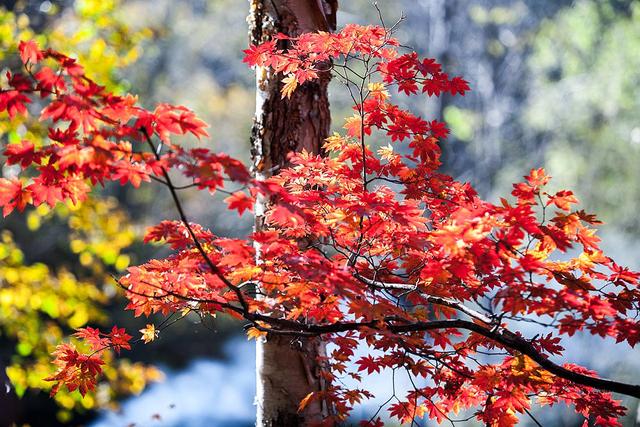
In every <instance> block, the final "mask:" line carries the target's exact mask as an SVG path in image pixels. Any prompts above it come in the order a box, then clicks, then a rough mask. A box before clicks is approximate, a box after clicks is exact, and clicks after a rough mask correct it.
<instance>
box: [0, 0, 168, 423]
mask: <svg viewBox="0 0 640 427" xmlns="http://www.w3.org/2000/svg"><path fill="white" fill-rule="evenodd" d="M121 3H122V2H121V0H76V1H75V3H74V4H73V7H69V8H66V9H64V10H63V11H61V10H60V9H59V8H58V7H57V6H56V5H55V2H53V4H52V5H51V7H50V9H49V10H48V11H47V12H46V13H48V14H49V15H51V17H50V18H51V19H50V22H51V24H50V27H48V28H47V29H45V31H44V33H42V34H35V33H34V31H33V30H32V28H31V27H30V22H29V17H28V16H27V15H26V14H24V13H20V12H19V11H18V12H14V11H7V10H5V9H4V8H3V7H0V68H2V66H3V64H2V62H3V61H5V60H10V58H12V57H15V56H16V53H17V44H18V42H19V41H20V40H25V39H35V40H36V41H37V42H38V43H39V44H40V46H43V47H51V48H53V49H56V50H60V51H63V52H73V53H74V54H75V55H77V57H78V59H79V60H80V62H81V63H82V64H83V65H84V67H85V69H86V70H87V72H88V75H89V76H91V77H92V78H94V79H95V80H96V81H99V82H101V84H104V85H106V86H107V88H108V89H109V90H111V91H113V92H115V93H123V92H124V91H125V90H126V89H128V88H127V87H126V85H124V84H123V83H121V82H120V81H119V79H118V72H119V70H120V69H122V68H123V67H126V66H128V65H130V64H132V63H133V62H134V61H136V60H137V58H138V57H139V55H140V53H141V43H142V42H143V41H144V40H145V39H148V38H149V37H151V35H152V31H151V30H150V29H148V28H134V27H133V23H128V22H126V21H125V19H124V18H125V17H124V16H121V13H122V11H121V9H122V4H121ZM0 138H2V139H4V138H6V139H7V140H8V141H9V142H10V143H11V142H19V141H21V140H23V139H27V140H29V141H31V142H33V143H34V144H35V145H36V146H39V145H42V144H44V143H45V142H46V138H47V132H46V128H44V127H43V124H42V123H39V122H38V120H37V117H27V118H24V117H19V118H14V119H13V120H11V121H9V120H8V118H7V117H6V115H3V116H0ZM53 220H56V221H63V222H65V223H66V224H67V225H68V228H69V230H70V231H69V248H70V250H71V252H72V253H74V254H77V256H78V260H79V262H80V264H82V265H83V266H84V267H85V269H86V278H84V279H82V280H81V279H79V278H78V277H76V276H75V275H74V274H72V273H71V272H69V271H68V270H65V268H64V267H56V269H55V271H54V270H53V269H51V268H50V267H48V266H47V265H45V264H42V263H35V264H31V265H25V263H24V259H25V257H24V254H23V253H22V251H21V250H20V249H19V248H18V246H17V245H16V243H15V242H14V241H13V238H12V236H11V234H10V233H9V232H7V231H3V232H1V233H0V335H2V336H3V338H4V339H7V340H9V341H12V342H14V343H15V350H14V354H13V356H12V358H11V364H10V365H9V366H8V367H7V368H6V373H7V376H8V377H9V379H10V381H11V384H12V386H13V389H14V390H15V392H16V394H17V395H18V396H22V395H23V394H24V393H25V391H26V390H27V389H35V390H43V391H48V390H50V388H51V383H49V382H46V381H44V380H43V378H46V377H48V376H50V375H51V374H52V373H53V372H54V370H55V369H54V367H53V366H52V364H51V359H50V358H51V356H50V354H51V352H52V351H53V350H54V348H55V346H56V344H59V343H60V342H61V341H62V340H63V339H68V338H65V336H66V335H67V334H69V333H70V332H72V331H73V329H75V328H78V327H83V326H86V325H87V324H96V323H97V324H100V323H104V322H105V321H106V320H107V319H106V316H105V314H104V312H103V310H102V307H103V306H104V305H105V304H106V303H108V301H109V300H110V298H112V297H113V296H114V295H115V292H114V288H113V284H112V283H111V282H112V280H111V278H110V276H109V272H110V271H123V270H124V269H126V268H127V267H128V265H129V261H130V259H129V255H127V254H125V253H123V251H124V250H125V249H126V248H127V247H128V246H129V245H131V244H132V243H133V242H134V240H135V237H136V235H135V232H134V229H133V227H132V225H131V224H130V221H129V218H128V217H127V215H126V214H125V213H124V212H123V211H122V210H120V209H118V204H117V201H116V200H115V199H101V200H96V199H92V198H90V199H89V200H87V201H86V202H85V203H83V204H82V205H77V206H73V205H67V206H65V205H62V206H59V207H57V208H55V209H50V208H49V207H47V206H46V205H41V206H39V207H38V208H36V209H34V210H31V211H29V212H28V213H27V215H26V225H27V228H28V229H29V230H30V231H32V232H37V231H38V230H40V229H41V228H43V227H46V225H47V223H48V222H50V221H53ZM83 275H85V273H83ZM160 378H161V373H160V372H159V371H158V370H157V369H156V368H153V367H148V366H145V365H142V364H140V363H132V362H130V361H127V360H123V359H118V360H113V361H112V363H110V364H109V365H108V366H105V379H104V382H103V383H102V384H100V385H99V387H98V389H97V391H96V393H92V394H88V395H87V397H85V398H84V399H82V398H81V397H80V395H79V394H78V393H77V392H74V393H68V392H66V391H62V390H61V391H60V392H59V393H58V394H57V395H56V396H55V400H56V402H57V403H58V405H59V406H60V411H59V412H58V418H59V419H60V420H61V421H65V422H66V421H69V420H70V419H71V417H72V413H73V411H76V410H86V409H90V408H93V407H97V406H105V405H108V404H110V402H111V401H112V399H113V397H114V396H116V395H122V394H130V393H139V392H140V391H142V389H143V388H144V387H145V385H146V384H147V383H148V382H149V381H155V380H158V379H160Z"/></svg>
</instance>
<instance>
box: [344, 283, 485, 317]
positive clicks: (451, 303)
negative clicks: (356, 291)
mask: <svg viewBox="0 0 640 427" xmlns="http://www.w3.org/2000/svg"><path fill="white" fill-rule="evenodd" d="M353 276H354V277H355V278H356V279H358V280H360V281H361V282H364V283H366V284H367V285H369V286H371V287H374V288H377V289H385V290H394V289H395V290H404V291H416V292H419V293H420V294H421V295H422V296H423V297H424V298H425V299H426V300H427V301H428V302H430V303H431V304H437V305H442V306H445V307H449V308H453V309H456V310H459V311H461V312H463V313H465V314H466V315H468V316H470V317H472V318H474V319H477V320H479V321H481V322H483V323H486V324H488V325H495V319H492V318H490V317H488V316H486V315H484V314H482V313H480V312H479V311H476V310H474V309H472V308H470V307H467V306H466V305H464V304H462V303H460V302H459V301H456V300H454V299H451V298H445V297H438V296H435V295H427V294H424V293H423V292H420V291H419V290H418V287H417V285H408V284H405V283H387V282H380V281H376V280H372V279H368V278H366V277H364V276H362V275H361V274H359V273H354V274H353Z"/></svg>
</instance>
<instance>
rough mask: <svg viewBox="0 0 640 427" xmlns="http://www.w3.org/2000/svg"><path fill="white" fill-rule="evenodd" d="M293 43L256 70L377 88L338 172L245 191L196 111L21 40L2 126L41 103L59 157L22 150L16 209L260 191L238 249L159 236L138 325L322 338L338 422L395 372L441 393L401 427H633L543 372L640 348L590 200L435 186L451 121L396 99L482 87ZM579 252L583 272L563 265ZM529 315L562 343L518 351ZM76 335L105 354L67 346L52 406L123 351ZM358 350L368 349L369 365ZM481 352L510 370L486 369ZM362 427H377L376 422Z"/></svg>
mask: <svg viewBox="0 0 640 427" xmlns="http://www.w3.org/2000/svg"><path fill="white" fill-rule="evenodd" d="M278 39H280V40H283V39H286V40H287V43H286V44H287V46H288V47H287V48H286V49H281V48H280V47H279V46H280V43H277V42H276V41H272V42H267V43H264V44H262V45H260V46H251V47H250V48H249V49H248V50H246V51H245V53H246V56H245V61H246V62H247V63H248V64H249V65H251V66H260V67H271V68H272V69H273V70H275V72H278V73H283V74H285V75H286V79H287V80H286V82H285V83H286V84H285V85H284V87H283V88H282V90H283V95H286V96H288V95H290V93H291V92H292V91H294V90H295V88H296V87H297V86H299V85H302V84H304V83H305V82H307V81H309V80H313V79H315V78H317V77H318V74H319V73H321V72H323V71H324V70H326V69H327V68H332V69H333V71H334V72H336V73H343V72H346V68H341V66H340V65H339V64H341V63H343V62H344V61H349V60H353V59H354V58H356V59H360V60H363V61H362V62H363V63H366V64H369V65H368V66H369V69H368V70H366V76H365V77H366V78H367V79H368V80H367V82H368V83H369V84H368V86H367V85H366V84H363V85H362V86H361V87H363V89H362V92H361V94H360V95H361V98H360V100H359V102H356V105H354V116H353V117H351V118H349V119H347V121H346V124H345V129H346V131H347V132H346V135H344V136H342V135H338V134H336V135H334V136H332V137H330V138H328V139H327V142H326V144H325V146H324V148H325V150H326V152H327V153H328V155H327V156H326V157H321V156H315V155H311V154H309V153H306V152H302V153H296V154H293V155H292V156H291V157H290V167H288V168H286V169H284V170H282V171H281V172H280V173H279V174H278V175H277V176H275V177H273V178H270V179H268V180H266V181H254V180H252V179H251V177H250V174H249V172H248V171H247V169H246V168H245V167H244V166H242V164H241V163H240V162H238V161H237V160H235V159H231V158H229V157H228V156H226V155H223V154H215V153H212V152H210V151H209V150H207V149H206V148H197V149H192V150H187V149H185V148H183V147H182V146H180V144H179V143H178V142H177V141H176V137H178V136H182V135H185V134H191V135H193V136H195V137H198V138H200V137H206V136H207V132H206V130H205V128H206V125H205V124H204V123H203V122H202V121H200V120H199V119H197V118H196V116H195V115H194V113H192V112H191V111H189V110H187V109H186V108H184V107H176V106H171V105H167V104H161V105H159V106H158V107H157V108H156V109H155V110H153V111H147V110H145V109H143V108H141V107H139V106H138V105H137V104H136V102H135V98H134V97H132V96H115V95H113V94H110V93H108V92H106V91H105V90H104V88H103V87H101V86H99V85H97V84H96V83H94V82H93V81H91V80H90V79H89V78H88V77H86V76H85V75H84V72H83V70H82V67H81V66H79V65H78V64H77V63H76V62H75V60H73V59H71V58H69V57H67V56H65V55H63V54H61V53H58V52H54V51H51V50H40V49H38V48H37V46H35V44H34V43H33V42H26V43H23V44H21V49H20V53H21V57H22V60H23V62H24V65H25V68H26V70H27V71H28V73H27V74H23V73H14V74H10V75H9V77H10V78H9V85H10V87H9V88H7V89H2V90H1V91H0V112H3V111H6V112H7V113H8V114H9V116H10V117H13V116H15V115H16V114H26V113H27V108H26V107H27V104H29V103H31V102H32V101H35V98H36V97H41V98H43V99H44V100H45V102H46V104H45V106H44V108H42V110H41V112H40V119H41V120H43V121H47V122H48V123H49V126H50V132H49V139H50V142H49V144H47V145H44V146H41V147H35V146H34V144H33V143H31V142H29V141H23V142H21V143H20V144H15V145H9V146H8V147H7V149H6V151H5V154H6V156H7V158H8V163H10V164H15V165H19V167H20V168H21V169H22V170H24V171H27V170H28V171H29V172H28V173H24V174H23V175H22V176H21V177H20V178H15V179H4V178H3V179H0V205H1V206H2V207H3V213H4V214H5V215H6V214H8V213H9V212H11V211H12V210H13V209H18V210H23V209H25V207H26V206H27V205H28V204H33V205H39V204H41V203H45V202H46V203H48V204H50V205H54V204H55V203H57V202H60V201H66V200H71V201H73V202H75V201H77V200H82V199H83V198H84V197H86V194H87V192H88V191H90V189H91V187H92V186H95V185H97V184H103V183H105V182H107V181H117V182H120V183H121V184H126V183H131V184H132V185H133V186H135V187H137V186H139V185H141V184H142V183H143V182H147V181H150V180H155V181H159V182H161V183H163V184H164V185H166V186H168V187H169V189H170V190H171V193H172V195H173V196H174V197H175V200H176V203H179V202H178V197H177V190H178V188H177V187H176V186H175V185H173V183H172V181H171V179H170V176H169V170H172V169H174V170H176V171H178V172H180V173H182V174H183V175H184V176H185V177H187V178H190V179H191V180H192V183H193V186H196V187H197V188H199V189H203V190H208V191H209V192H211V193H213V192H215V191H216V190H218V189H220V188H221V187H224V185H225V177H226V178H227V179H228V180H230V181H234V182H236V183H239V184H241V185H242V186H243V187H244V188H245V190H246V191H248V192H244V191H245V190H242V191H235V192H232V194H231V196H229V197H228V198H227V199H226V202H227V204H228V207H229V209H234V210H237V211H238V212H239V213H240V214H242V213H243V212H244V211H245V210H250V209H251V208H252V203H253V199H254V197H256V196H261V197H265V198H269V199H271V200H272V201H273V202H274V203H273V206H272V207H271V208H270V210H269V212H267V216H266V218H267V224H266V228H265V230H263V231H261V232H259V233H254V234H253V235H251V236H249V238H247V239H245V240H236V239H224V238H219V237H217V236H215V235H213V234H212V233H211V232H209V231H208V230H206V229H204V228H203V227H200V226H198V225H196V224H191V223H189V222H188V221H187V218H186V217H185V215H184V212H182V210H181V211H180V212H181V221H164V222H162V223H161V224H159V225H156V226H154V227H151V228H150V229H149V230H148V232H147V235H146V237H145V241H147V242H164V243H166V244H168V245H170V247H171V248H172V249H173V250H174V253H173V254H172V255H170V256H169V257H167V258H165V259H154V260H151V261H149V262H147V263H145V264H143V265H140V266H137V267H131V268H130V269H129V271H128V274H127V275H125V276H124V277H122V278H121V280H120V284H121V285H122V286H123V288H124V289H125V290H126V291H125V293H126V296H127V298H128V299H129V305H128V308H129V309H131V310H134V312H135V314H136V316H138V315H149V314H151V313H163V314H169V313H172V312H177V311H182V310H196V311H199V312H201V313H205V314H206V313H209V314H215V313H218V312H222V313H227V314H230V315H232V316H235V317H240V318H244V319H246V320H247V321H248V322H249V323H250V324H251V325H252V327H253V329H252V331H253V333H254V335H256V333H257V334H258V335H259V334H260V333H261V332H263V331H268V332H269V333H271V334H276V333H282V332H286V333H289V334H291V333H293V334H300V335H301V336H304V335H309V334H311V335H314V334H321V335H323V336H324V338H325V339H326V340H327V341H329V342H331V343H332V346H333V347H330V348H333V350H332V351H331V352H330V354H329V356H330V357H329V359H328V361H326V363H327V364H328V366H329V368H330V369H329V370H328V371H327V372H325V373H324V376H325V378H326V379H327V380H328V382H329V383H330V384H331V385H330V386H329V387H328V389H327V390H326V391H325V392H323V396H322V398H323V399H326V400H327V402H330V403H331V404H332V405H334V407H335V408H336V415H335V417H336V418H338V419H344V417H346V416H347V414H348V412H349V411H350V409H351V408H352V406H353V405H354V404H355V403H357V402H359V401H360V400H362V399H363V398H368V397H370V393H368V392H366V391H360V390H349V389H346V388H344V387H343V386H342V385H341V382H340V381H337V379H338V376H340V375H343V374H345V373H349V375H350V376H351V377H352V378H354V379H356V380H359V379H361V378H362V377H361V374H359V373H358V372H366V373H367V374H371V373H373V372H380V371H382V370H386V369H394V370H397V369H401V370H405V371H406V372H407V374H408V375H411V376H414V377H420V378H425V377H426V378H429V379H430V381H429V382H424V381H423V382H420V383H416V385H415V389H414V390H412V391H410V392H409V393H407V394H406V395H405V396H395V398H396V400H395V402H394V403H392V404H391V405H390V406H389V408H388V409H389V411H390V414H391V415H392V416H394V417H396V418H398V419H399V420H400V421H401V422H408V421H411V420H412V419H413V418H414V417H421V416H427V417H430V418H434V419H436V420H438V421H442V420H445V419H447V418H448V417H449V414H450V413H452V412H453V413H457V412H458V411H460V410H464V409H469V408H477V412H476V415H477V418H478V419H479V420H480V421H482V422H484V423H487V424H490V425H496V426H506V425H514V424H515V423H517V421H518V415H520V414H523V413H525V412H526V411H527V410H528V408H530V406H531V403H532V402H537V403H539V404H553V403H556V402H566V403H568V404H573V405H574V406H575V408H576V410H577V411H578V412H579V413H581V414H583V415H584V416H585V417H593V418H594V419H595V420H596V424H600V425H619V424H618V422H617V421H616V420H617V418H618V417H619V416H621V415H622V414H623V412H624V411H623V408H622V407H621V406H620V405H619V404H618V402H617V401H615V400H613V399H612V397H611V395H610V393H609V391H620V392H622V393H626V394H630V395H635V396H636V397H637V395H638V393H640V392H639V391H638V389H637V387H636V388H633V387H634V386H628V387H627V386H626V385H624V384H619V383H615V384H614V383H612V382H607V381H606V380H601V379H599V378H598V377H597V375H596V374H595V373H594V372H590V371H587V370H585V369H584V368H579V367H577V366H573V365H564V366H561V365H557V364H555V363H554V362H552V361H551V360H550V359H548V357H549V356H551V355H554V356H556V357H557V356H559V355H562V352H563V347H562V342H563V336H565V335H568V336H570V335H573V334H574V333H576V332H577V331H586V332H588V333H591V334H596V335H600V336H603V337H607V336H608V337H613V338H614V339H615V340H616V341H618V342H626V343H627V344H628V345H630V346H634V345H635V344H636V343H638V342H639V341H640V327H639V326H638V322H637V320H635V319H636V318H637V317H636V316H637V314H638V310H639V303H640V290H639V288H638V280H639V277H640V274H639V273H637V272H632V271H630V270H628V269H626V268H623V267H620V266H618V265H617V264H616V263H615V262H614V261H613V260H612V259H611V258H609V257H607V256H606V255H605V254H604V253H603V252H602V250H601V249H600V248H599V239H598V238H597V236H596V234H595V229H594V228H593V227H594V225H595V224H597V220H596V219H595V217H594V216H592V215H588V214H585V213H584V212H583V211H573V210H572V205H574V204H576V203H577V200H576V198H575V196H574V195H573V194H572V193H571V192H570V191H560V192H558V193H555V194H549V193H547V192H545V190H544V188H545V185H546V184H547V183H548V181H549V179H550V178H549V177H548V176H547V175H546V174H545V172H544V170H542V169H534V170H532V171H531V173H530V174H529V175H528V176H527V177H525V180H524V181H523V182H521V183H516V184H514V189H513V191H512V193H511V195H512V196H513V198H514V201H508V200H506V199H502V200H501V203H500V204H492V203H489V202H487V201H484V200H482V199H480V198H479V197H478V195H477V193H476V192H475V191H474V190H473V188H472V187H471V186H470V185H469V184H468V183H461V182H457V181H455V180H454V179H453V178H451V177H449V176H446V175H444V174H442V173H440V172H439V171H438V168H439V166H440V154H441V152H440V146H439V144H440V143H441V142H442V140H443V139H444V138H446V136H447V134H448V130H447V129H446V126H445V125H444V124H443V123H440V122H437V121H435V120H431V121H428V120H426V119H423V118H421V117H418V116H416V115H415V114H413V113H412V112H410V111H409V110H404V109H402V108H400V107H399V106H398V105H397V104H395V103H393V102H392V101H391V99H392V94H394V96H397V95H400V94H406V95H412V96H413V95H418V94H420V93H426V94H427V95H428V96H439V95H441V94H443V93H445V92H447V93H450V94H452V95H456V94H461V95H464V93H465V92H466V91H467V90H469V87H468V84H467V82H465V81H464V80H463V79H461V78H460V77H453V78H450V77H449V76H448V75H447V74H446V73H444V72H443V70H442V67H441V66H440V65H439V64H438V63H437V62H436V61H435V60H433V59H421V58H419V57H418V56H417V54H415V53H408V54H402V55H401V54H399V53H398V50H397V46H398V42H397V41H396V40H395V39H394V38H393V37H392V35H391V34H390V32H389V31H387V30H385V29H384V28H380V27H373V26H366V27H365V26H357V25H349V26H347V27H345V28H344V29H343V30H342V31H340V32H338V33H335V34H327V33H318V34H303V35H301V36H300V37H298V38H289V37H287V36H284V35H279V37H278ZM44 64H48V65H44ZM36 66H37V67H39V68H37V67H36ZM54 76H58V77H54ZM369 80H370V81H369ZM283 102H287V101H283ZM34 103H35V102H34ZM374 132H375V133H376V134H379V135H382V136H384V137H386V138H387V139H388V145H386V146H382V147H380V148H379V149H374V148H373V147H371V146H370V145H369V144H368V142H367V139H366V138H367V136H368V135H370V134H373V133H374ZM159 142H161V143H162V145H160V144H159ZM554 207H555V208H557V210H554ZM301 242H305V243H301ZM256 246H259V248H260V257H261V262H260V263H257V262H256V260H255V250H254V247H256ZM569 250H571V254H572V256H568V255H567V254H564V255H563V256H562V257H560V256H558V254H559V253H565V252H567V251H569ZM574 255H575V256H574ZM247 283H258V284H260V287H261V289H262V290H263V292H264V293H265V294H266V295H267V296H268V297H267V298H264V299H259V300H258V299H255V298H254V294H252V293H250V292H248V291H247V288H248V287H245V286H244V285H245V284H247ZM527 321H535V322H538V323H540V324H541V325H544V326H545V327H546V328H548V331H547V333H546V334H545V335H541V336H537V337H534V338H531V339H529V338H527V337H523V336H521V335H520V334H518V333H517V328H518V325H520V324H521V322H527ZM76 336H77V337H78V338H80V339H82V340H84V341H86V342H88V343H89V345H90V347H91V348H92V353H90V354H81V353H79V352H78V351H77V350H76V349H75V348H74V347H73V346H72V345H70V344H62V345H60V346H59V348H58V350H57V351H56V353H55V356H56V359H55V363H56V364H57V365H58V366H59V368H60V370H59V372H58V374H57V375H55V376H53V377H52V378H50V380H52V381H56V387H55V388H54V391H53V392H54V393H55V391H57V389H58V387H59V386H60V385H61V384H64V385H66V386H67V387H68V388H69V389H70V390H73V389H76V388H77V389H79V390H80V392H81V393H83V394H84V393H85V392H86V391H87V390H91V389H92V388H93V387H94V386H95V381H96V377H97V375H98V374H100V372H101V367H100V365H101V364H102V360H101V359H100V351H101V350H102V349H104V348H114V349H116V350H120V349H128V348H129V339H130V338H131V337H130V336H128V335H127V334H126V333H125V332H124V330H122V329H118V328H116V327H114V329H113V330H112V331H111V333H108V334H104V333H101V332H99V331H98V330H96V329H91V328H86V329H83V330H80V331H79V332H78V333H77V334H76ZM358 345H365V346H366V347H368V349H369V350H370V351H371V353H370V354H368V355H366V356H356V355H355V349H356V347H357V346H358ZM486 352H494V353H495V354H496V355H495V356H486V357H483V356H482V355H483V354H485V353H486ZM505 354H506V355H505ZM479 357H480V359H479ZM625 387H627V388H625ZM309 398H312V397H309ZM305 403H306V400H305ZM365 424H366V425H381V424H380V420H379V419H377V420H373V421H371V422H369V423H365ZM363 425H364V424H363Z"/></svg>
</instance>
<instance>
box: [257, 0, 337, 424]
mask: <svg viewBox="0 0 640 427" xmlns="http://www.w3.org/2000/svg"><path fill="white" fill-rule="evenodd" d="M336 13H337V1H335V0H333V1H326V0H321V1H318V2H308V1H304V0H303V1H300V0H281V1H275V2H270V1H253V2H251V14H250V16H249V24H250V38H251V40H250V41H251V44H253V45H259V44H262V43H266V42H270V41H275V39H274V36H276V35H277V34H278V33H282V34H287V35H289V36H293V37H295V36H299V35H300V34H302V33H308V32H314V31H333V30H335V27H336ZM280 43H281V44H283V45H286V44H287V41H286V40H282V41H280ZM329 78H330V74H329V73H323V74H322V75H320V76H319V78H318V79H316V80H314V81H309V82H307V83H305V84H304V85H302V86H301V87H300V88H299V90H296V91H294V92H293V93H292V94H291V96H290V97H288V98H286V99H283V98H284V97H282V96H280V92H281V90H282V88H283V87H287V85H289V86H290V85H291V84H292V82H295V81H294V80H292V79H291V78H290V77H284V76H282V74H280V73H273V72H272V71H271V70H270V69H269V67H263V66H258V67H256V93H257V96H256V100H257V103H256V116H255V119H254V126H253V129H252V138H251V144H252V147H251V149H252V155H253V161H254V174H255V177H256V179H259V180H265V179H267V178H269V177H270V176H271V175H273V174H274V173H277V172H278V171H279V170H280V169H282V168H283V167H285V166H286V165H287V164H288V155H289V154H291V153H292V152H298V151H302V150H306V151H307V152H309V153H313V154H320V153H321V152H322V143H323V141H324V140H325V138H327V137H328V136H329V126H330V119H331V115H330V111H329V99H328V94H327V88H328V84H329ZM269 203H270V201H269V197H260V196H259V197H258V198H257V200H256V207H255V215H256V219H255V231H256V232H259V231H262V230H263V229H266V228H268V227H266V225H265V219H266V217H265V215H264V213H265V212H266V211H267V210H268V209H269ZM302 244H305V243H302ZM256 257H257V261H258V262H260V244H259V243H258V242H256ZM256 346H257V349H256V350H257V351H256V355H257V356H256V357H257V359H256V373H257V381H256V384H257V390H256V407H257V424H258V425H269V426H270V425H273V426H280V425H301V424H307V423H309V422H310V421H316V422H318V421H320V420H322V418H323V417H326V416H327V415H328V408H327V404H326V402H322V401H321V400H317V401H314V402H312V403H311V404H310V405H307V406H306V407H305V408H304V409H303V410H301V411H298V404H299V402H300V401H301V400H302V399H304V398H305V397H306V396H307V395H309V394H310V393H313V392H320V391H322V390H323V389H324V383H325V379H324V378H323V377H322V375H321V372H322V370H323V369H324V368H323V367H322V363H321V361H320V360H319V359H318V357H319V356H323V355H324V354H325V351H326V349H325V344H324V342H323V341H322V340H321V339H320V338H319V337H307V338H299V339H298V340H297V341H296V344H295V345H292V337H290V336H286V335H272V336H270V337H268V338H266V339H258V340H257V341H256ZM283 372H286V373H287V374H286V375H283Z"/></svg>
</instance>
